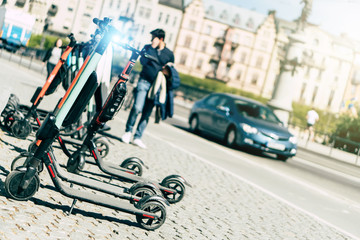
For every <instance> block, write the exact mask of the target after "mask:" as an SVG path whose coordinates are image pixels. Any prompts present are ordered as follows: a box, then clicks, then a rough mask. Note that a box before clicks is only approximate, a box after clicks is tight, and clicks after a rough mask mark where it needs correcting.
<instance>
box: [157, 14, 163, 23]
mask: <svg viewBox="0 0 360 240" xmlns="http://www.w3.org/2000/svg"><path fill="white" fill-rule="evenodd" d="M162 15H163V13H162V12H160V13H159V19H158V22H161V18H162Z"/></svg>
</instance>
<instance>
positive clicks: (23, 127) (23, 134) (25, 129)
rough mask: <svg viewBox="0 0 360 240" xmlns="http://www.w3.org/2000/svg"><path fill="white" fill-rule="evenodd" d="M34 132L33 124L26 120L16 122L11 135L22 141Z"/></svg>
mask: <svg viewBox="0 0 360 240" xmlns="http://www.w3.org/2000/svg"><path fill="white" fill-rule="evenodd" d="M31 131H32V127H31V124H30V123H29V121H26V120H18V121H15V122H14V123H13V124H12V126H11V133H12V134H13V135H14V136H15V137H16V138H20V139H25V138H27V137H28V136H29V135H30V133H31Z"/></svg>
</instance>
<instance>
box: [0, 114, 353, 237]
mask: <svg viewBox="0 0 360 240" xmlns="http://www.w3.org/2000/svg"><path fill="white" fill-rule="evenodd" d="M123 114H127V113H121V114H119V115H121V116H123ZM111 125H112V131H113V132H114V133H116V132H117V133H120V132H121V130H122V129H123V124H122V121H119V120H118V119H117V120H115V121H114V122H113V123H112V124H111ZM144 138H145V141H146V142H147V143H148V146H149V149H151V150H143V149H139V148H138V147H135V146H133V145H125V144H123V143H121V142H119V141H116V140H112V143H113V144H114V145H111V149H110V155H109V156H108V157H106V160H107V161H111V162H118V163H120V162H121V161H122V160H123V159H125V158H127V157H131V156H137V157H140V158H141V159H143V160H144V161H145V162H146V164H147V165H148V166H150V169H147V170H146V171H145V172H144V177H147V178H149V179H153V180H158V181H161V179H162V178H164V177H165V176H166V175H168V174H172V173H174V174H180V175H182V176H184V177H185V178H186V179H187V180H188V181H189V182H190V183H191V184H192V185H193V188H187V189H186V196H185V198H184V199H183V200H182V201H181V202H179V203H177V204H175V205H171V206H170V207H167V219H166V222H165V224H164V225H163V226H162V227H161V228H160V229H158V230H156V231H152V232H149V231H146V230H144V229H142V228H140V227H139V226H138V225H137V223H136V220H135V217H134V216H133V215H129V214H125V213H122V212H117V211H114V210H111V209H107V208H103V207H99V206H96V205H92V204H89V203H85V202H79V203H77V204H76V208H75V210H74V212H73V214H72V215H70V216H67V215H66V213H65V212H66V211H67V210H69V206H70V205H71V202H72V200H71V199H69V198H66V197H64V196H62V195H61V194H60V193H59V192H57V191H56V190H55V188H54V187H53V184H52V182H51V180H50V178H49V176H48V175H47V172H46V171H44V172H42V173H41V174H40V178H41V184H42V185H41V188H40V189H39V191H38V192H37V193H36V194H35V196H34V197H33V198H32V199H31V200H29V201H26V202H19V201H15V200H12V199H9V198H6V197H5V196H4V195H5V192H4V191H5V190H4V181H5V178H6V174H7V173H8V172H9V171H10V164H11V161H12V159H13V158H15V157H16V156H17V155H18V154H19V152H21V151H22V150H25V149H27V147H28V145H29V143H30V140H19V139H15V138H13V137H12V136H10V135H9V134H8V133H6V132H1V141H0V149H1V153H2V154H1V157H0V158H1V159H0V163H1V164H0V169H1V173H0V239H69V238H70V239H337V240H338V239H348V238H347V237H346V236H344V235H342V234H341V233H339V232H337V231H336V230H335V229H333V228H331V227H329V226H327V225H324V224H322V223H319V222H318V221H316V220H315V219H313V218H311V217H309V216H308V215H306V214H303V213H302V212H300V211H298V210H296V209H294V208H292V207H290V206H288V205H286V204H284V203H282V202H280V201H278V200H276V199H274V198H273V197H271V196H269V195H267V194H265V193H263V192H261V191H260V190H258V189H256V188H254V187H252V186H250V185H249V184H247V183H244V182H242V181H240V180H239V179H237V178H235V177H233V176H229V175H228V174H226V173H224V172H222V171H221V170H218V169H215V168H213V167H212V166H210V165H207V164H206V163H204V162H202V161H200V160H199V159H197V158H196V157H194V156H191V155H189V154H187V153H184V152H182V151H180V150H177V149H175V148H173V147H171V146H170V145H169V144H167V143H166V142H158V141H156V140H155V139H154V138H152V137H151V136H148V135H146V136H144ZM55 145H56V144H55ZM56 157H57V159H58V160H59V161H60V162H65V161H66V158H65V157H64V154H63V153H61V151H60V150H58V149H57V150H56ZM86 169H87V170H88V171H94V172H99V171H98V169H97V168H96V167H94V166H90V165H87V166H86Z"/></svg>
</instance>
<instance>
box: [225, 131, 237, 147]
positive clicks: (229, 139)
mask: <svg viewBox="0 0 360 240" xmlns="http://www.w3.org/2000/svg"><path fill="white" fill-rule="evenodd" d="M236 137H237V136H236V129H235V128H234V127H231V128H229V129H228V130H227V131H226V134H225V144H226V146H229V147H234V146H235V145H236Z"/></svg>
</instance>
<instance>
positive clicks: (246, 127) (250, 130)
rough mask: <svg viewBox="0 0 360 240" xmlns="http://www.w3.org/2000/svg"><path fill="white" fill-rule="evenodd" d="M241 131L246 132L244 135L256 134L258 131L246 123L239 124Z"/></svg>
mask: <svg viewBox="0 0 360 240" xmlns="http://www.w3.org/2000/svg"><path fill="white" fill-rule="evenodd" d="M241 127H242V129H243V130H244V131H245V132H246V133H252V134H257V133H258V130H257V128H254V127H252V126H250V125H248V124H246V123H243V124H241Z"/></svg>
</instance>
